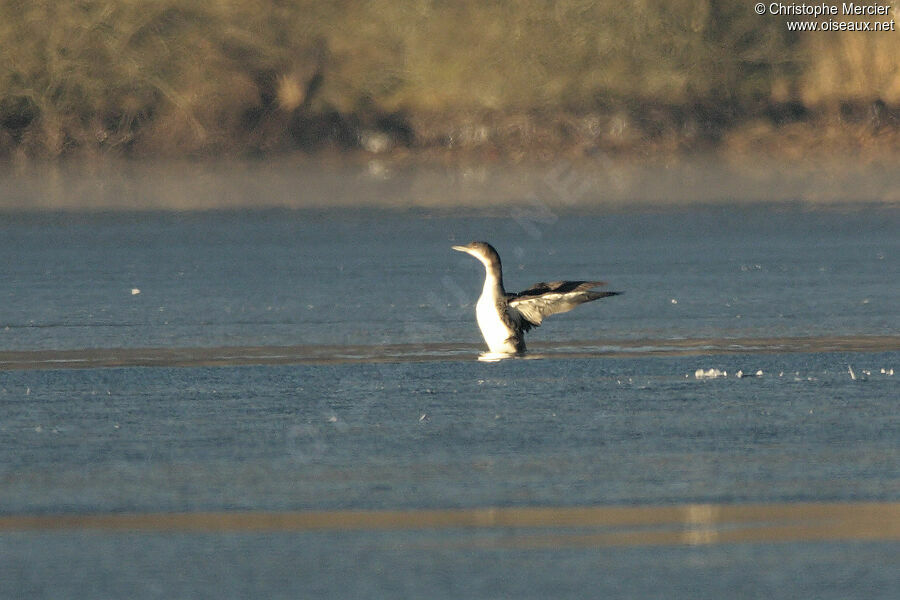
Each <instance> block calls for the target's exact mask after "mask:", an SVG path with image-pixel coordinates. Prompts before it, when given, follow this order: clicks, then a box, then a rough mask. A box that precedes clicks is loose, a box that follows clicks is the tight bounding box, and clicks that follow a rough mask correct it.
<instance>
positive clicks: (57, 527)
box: [0, 502, 900, 548]
mask: <svg viewBox="0 0 900 600" xmlns="http://www.w3.org/2000/svg"><path fill="white" fill-rule="evenodd" d="M446 530H475V531H488V532H495V533H496V532H501V533H503V535H502V537H500V538H499V539H498V538H496V537H493V538H484V537H481V538H478V539H474V540H459V539H458V538H454V540H453V541H452V542H451V544H459V543H463V544H475V545H480V546H488V547H517V548H542V547H557V548H558V547H589V546H638V545H678V544H682V545H683V544H686V545H710V544H719V543H759V542H790V541H794V542H805V541H849V540H867V541H900V502H833V503H772V504H746V505H742V504H683V505H673V506H589V507H553V506H546V507H506V508H470V509H411V510H335V511H293V512H255V511H254V512H196V513H127V514H119V513H115V514H88V515H13V516H6V517H0V533H3V532H11V531H38V532H48V531H105V532H190V533H226V532H229V533H233V532H244V533H266V532H295V533H303V532H322V531H325V532H336V533H340V532H354V531H432V532H435V531H438V532H439V531H446ZM437 543H441V542H437ZM441 544H442V543H441Z"/></svg>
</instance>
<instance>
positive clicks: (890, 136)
mask: <svg viewBox="0 0 900 600" xmlns="http://www.w3.org/2000/svg"><path fill="white" fill-rule="evenodd" d="M229 125H231V126H230V127H229ZM174 128H177V127H176V125H175V124H172V125H171V127H170V128H165V127H164V128H162V129H164V130H166V131H164V132H163V131H161V128H160V127H147V128H145V129H142V128H141V126H139V125H135V124H132V125H131V126H130V127H129V128H128V130H127V131H126V130H122V129H121V128H119V129H117V128H116V127H115V126H114V125H109V126H107V125H104V124H103V123H102V122H99V121H98V122H94V123H91V124H87V125H84V124H82V125H79V126H72V127H70V128H69V129H66V130H64V131H63V132H62V133H61V134H60V135H61V138H60V139H59V140H57V141H56V142H55V143H54V144H48V143H47V140H45V139H43V137H42V136H43V135H44V134H43V132H42V128H41V125H40V123H39V122H37V121H36V120H35V118H34V117H33V115H30V113H29V112H28V107H27V106H26V105H15V106H13V105H10V104H9V103H6V105H3V104H0V157H6V159H7V160H8V161H10V162H12V163H13V164H19V165H21V164H25V163H28V162H45V161H47V160H57V159H59V158H74V159H77V160H102V159H109V158H113V159H119V158H127V159H132V158H135V159H181V158H195V159H196V158H201V159H202V158H222V157H228V158H268V157H273V156H283V155H297V154H301V155H307V156H310V157H321V156H328V157H335V156H341V155H343V158H344V159H345V160H347V161H349V162H351V163H352V162H356V161H358V160H360V159H361V160H366V159H368V158H371V157H374V156H378V157H383V158H389V159H391V160H395V161H402V162H410V161H411V162H425V163H433V162H436V163H439V164H465V163H468V162H473V161H474V162H482V161H489V162H493V163H498V164H509V163H513V164H515V163H521V162H538V163H547V162H554V161H558V160H560V159H566V160H574V161H587V162H590V161H591V159H592V158H594V157H596V156H597V155H615V156H619V157H623V158H631V159H646V158H664V157H667V156H675V155H692V154H710V153H712V154H718V155H721V156H730V157H736V158H739V157H741V156H744V155H746V156H752V155H756V154H763V155H766V156H769V157H771V158H775V159H781V158H784V159H802V158H816V157H828V156H832V157H834V156H847V157H852V159H853V160H856V161H860V160H862V161H872V160H879V159H882V158H889V157H891V156H896V155H898V154H900V106H889V105H887V104H885V103H883V102H880V101H875V102H855V103H854V102H845V103H842V104H839V105H836V106H835V107H834V108H832V109H827V110H823V109H817V110H813V109H808V108H806V107H805V106H804V105H802V104H799V103H783V104H766V105H762V106H758V107H755V108H754V109H753V110H749V111H748V110H742V109H739V108H737V107H734V106H731V107H729V106H728V105H727V104H722V105H708V104H696V105H691V106H667V105H649V104H641V105H640V106H636V107H622V108H611V109H608V110H603V111H592V112H560V111H542V110H530V111H522V112H510V111H470V112H465V111H460V112H454V113H447V112H441V113H421V112H417V113H413V114H408V113H404V112H392V113H379V112H374V111H372V112H367V111H363V112H351V113H341V112H338V111H327V112H317V113H311V112H304V111H303V110H295V111H292V112H290V113H286V112H284V111H283V110H280V109H275V108H273V109H271V110H269V111H262V112H260V111H256V110H254V111H250V112H248V113H247V114H244V115H242V116H241V118H240V119H239V120H238V122H237V123H230V124H229V123H224V124H222V126H221V127H220V128H219V129H218V130H214V129H211V128H209V127H205V128H203V130H202V131H200V130H196V129H195V130H193V131H191V130H188V131H183V132H175V131H172V129H174Z"/></svg>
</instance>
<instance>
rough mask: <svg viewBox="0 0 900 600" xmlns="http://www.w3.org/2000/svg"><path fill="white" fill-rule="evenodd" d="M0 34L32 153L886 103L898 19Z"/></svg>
mask: <svg viewBox="0 0 900 600" xmlns="http://www.w3.org/2000/svg"><path fill="white" fill-rule="evenodd" d="M0 48H2V49H3V50H2V55H3V60H2V61H0V154H4V153H5V154H9V153H19V154H21V155H24V156H38V157H41V156H43V157H54V156H59V155H63V154H66V153H68V152H72V151H77V152H82V153H101V154H105V153H113V154H126V155H141V154H156V155H190V154H197V153H211V152H215V153H221V152H226V153H227V152H230V153H240V152H245V151H248V150H255V151H273V150H284V149H290V148H293V147H297V146H298V145H300V146H302V145H303V144H304V143H307V142H309V141H310V140H314V139H317V138H318V137H323V136H324V137H328V136H333V137H337V138H340V135H341V133H340V131H338V130H340V129H341V128H351V129H352V127H356V126H364V125H366V124H367V123H369V122H371V121H372V120H373V119H377V118H379V116H384V115H389V114H401V115H403V119H406V120H408V122H416V121H418V122H422V121H424V120H436V121H440V120H441V119H444V120H446V119H455V120H456V124H457V125H459V126H464V124H465V123H466V122H467V120H470V119H471V118H472V117H471V115H473V114H474V115H479V114H482V115H483V114H523V113H533V112H534V111H539V112H545V113H546V112H550V113H556V112H559V113H573V114H589V113H597V114H604V115H612V116H613V117H614V116H615V115H616V114H618V113H619V112H620V111H622V110H630V111H632V113H633V112H635V111H638V112H640V110H641V107H668V108H669V109H671V107H692V106H698V105H699V106H707V107H717V108H716V110H718V111H719V112H720V114H718V116H717V117H716V118H719V119H726V120H728V119H731V120H739V119H740V118H741V116H742V115H745V114H749V113H752V112H753V111H755V110H758V107H759V106H762V105H767V104H770V103H772V102H790V101H796V102H802V103H804V104H806V105H807V106H809V107H814V108H816V109H820V108H823V107H824V108H826V109H827V108H828V107H833V106H837V105H839V104H840V103H841V102H842V101H846V100H850V101H854V102H872V101H874V100H876V99H881V100H883V101H884V102H887V103H888V104H900V59H898V57H900V36H898V34H897V33H894V32H885V33H881V34H861V33H828V34H825V33H815V34H804V35H789V34H788V32H787V31H786V29H785V27H784V25H783V23H782V22H781V21H780V20H779V19H777V18H774V17H759V16H757V15H755V14H753V12H752V7H750V6H749V5H748V4H747V3H746V2H745V1H743V0H720V1H715V0H643V1H641V2H634V3H627V4H622V3H620V2H612V1H588V0H561V1H559V2H551V1H549V0H520V1H518V2H513V1H512V0H503V1H500V2H493V3H487V2H476V1H474V0H460V1H458V2H437V1H434V0H372V1H370V2H349V1H336V2H319V1H312V0H297V1H294V2H288V1H285V0H244V1H239V0H79V1H75V0H73V1H71V2H54V1H51V0H0ZM703 118H705V117H704V116H703V115H702V114H701V115H699V116H697V117H696V119H701V120H702V119H703ZM476 120H478V119H476ZM336 131H337V133H335V132H336ZM350 133H351V134H352V131H350Z"/></svg>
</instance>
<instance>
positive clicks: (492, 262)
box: [452, 242, 500, 269]
mask: <svg viewBox="0 0 900 600" xmlns="http://www.w3.org/2000/svg"><path fill="white" fill-rule="evenodd" d="M452 248H453V249H454V250H456V251H457V252H465V253H466V254H471V255H472V256H474V257H475V258H477V259H478V260H480V261H481V262H482V263H483V264H484V266H485V267H487V268H488V269H499V268H500V255H499V254H497V251H496V250H494V247H493V246H491V245H490V244H488V243H487V242H470V243H468V244H466V245H465V246H452Z"/></svg>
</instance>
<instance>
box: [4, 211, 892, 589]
mask: <svg viewBox="0 0 900 600" xmlns="http://www.w3.org/2000/svg"><path fill="white" fill-rule="evenodd" d="M898 231H900V210H898V209H897V208H891V207H877V206H866V207H861V208H855V209H846V210H839V209H832V210H815V211H812V210H807V209H804V208H802V207H770V206H753V207H728V206H726V207H720V208H691V209H679V210H672V211H661V212H641V213H633V212H632V213H628V212H624V213H616V214H578V215H576V214H552V213H551V214H549V215H547V214H543V215H541V216H540V218H538V215H530V216H529V215H527V214H526V215H523V214H522V213H509V214H506V213H503V212H500V213H498V214H494V215H493V216H485V215H484V214H470V215H451V214H447V213H439V212H434V213H424V212H419V213H408V212H390V211H386V212H382V211H352V210H345V211H320V212H307V211H260V212H253V211H245V212H210V213H186V214H178V213H149V214H138V213H134V214H98V215H84V214H49V215H48V214H37V215H23V214H19V215H3V216H2V217H0V256H2V257H3V262H2V263H0V302H2V309H0V353H3V356H5V358H4V360H6V361H7V362H8V361H9V360H10V357H16V356H20V357H26V358H27V357H29V356H31V352H32V351H37V350H44V351H50V352H49V356H50V359H51V360H52V357H53V352H52V351H65V350H78V351H85V352H87V353H88V354H89V351H90V349H126V348H128V349H146V353H147V355H153V354H154V352H157V353H158V352H159V350H158V349H167V348H169V349H170V348H184V349H186V351H190V350H191V349H196V348H207V349H210V348H212V349H215V348H218V347H228V348H233V349H235V348H236V349H238V350H236V351H237V352H239V351H240V350H239V349H240V348H249V347H258V346H263V347H271V348H272V353H273V354H277V353H278V352H281V351H282V349H281V348H280V347H291V348H306V349H307V350H298V351H297V358H296V360H295V361H292V362H291V364H280V365H276V364H266V362H265V361H259V364H253V361H252V360H251V361H249V362H250V364H240V365H238V364H227V361H226V364H224V365H220V366H215V367H210V366H204V365H203V364H202V363H200V362H197V361H195V362H196V364H191V365H190V366H181V367H179V366H173V365H171V364H165V361H161V362H160V364H159V366H154V367H140V366H134V365H129V364H125V365H124V366H121V367H116V368H108V367H103V368H100V367H91V368H72V367H73V366H75V365H73V364H71V363H66V362H61V363H59V367H60V368H46V367H47V366H48V364H46V363H44V364H42V365H41V366H42V367H43V368H40V369H30V368H9V367H7V368H6V370H2V371H0V517H2V516H6V517H11V516H19V515H34V514H43V515H56V514H68V515H73V514H74V515H83V514H108V513H113V514H120V513H168V512H176V513H178V512H189V513H190V512H197V511H226V512H227V511H306V510H323V511H335V510H358V509H406V508H408V509H445V508H462V509H468V508H477V507H491V506H499V507H515V506H523V507H529V506H534V507H546V506H550V507H567V506H604V505H615V506H632V505H636V506H651V507H653V506H673V505H674V506H681V505H685V504H697V503H699V504H714V505H733V504H747V503H759V504H768V503H787V504H790V503H797V502H848V503H858V502H896V501H898V500H900V442H898V440H900V408H898V402H897V400H898V397H900V395H898V389H900V387H898V385H897V381H898V379H897V377H900V374H898V375H894V374H893V373H894V371H895V370H896V369H897V368H898V367H900V364H898V363H900V360H898V359H900V348H898V347H897V342H896V336H898V335H900V311H898V306H900V304H898V297H900V261H898V258H900V235H898ZM472 239H485V240H489V241H491V242H492V243H493V244H494V245H495V246H496V247H497V248H498V250H499V251H500V253H501V256H502V257H503V258H504V265H505V274H506V282H507V288H508V289H510V290H516V289H521V288H523V287H526V286H528V285H530V284H531V283H534V282H535V281H540V280H553V279H561V278H573V279H575V278H578V279H581V278H602V279H605V280H606V281H608V282H609V285H610V288H611V289H615V290H621V291H624V292H625V293H624V295H622V296H617V297H613V298H609V299H605V300H602V301H599V302H596V303H592V304H589V305H586V306H583V307H579V308H578V309H576V310H575V311H573V312H571V313H567V314H565V315H559V316H554V317H551V318H550V319H548V320H547V321H545V324H544V325H543V326H542V327H540V328H539V329H537V330H535V331H532V332H531V333H530V334H529V338H528V339H529V341H531V342H533V344H534V345H533V347H534V348H539V349H543V350H548V349H549V352H544V353H543V354H542V353H541V352H540V351H536V354H535V356H536V358H534V359H533V360H528V359H516V360H506V361H501V362H499V363H485V362H480V361H478V360H476V358H477V355H478V352H479V350H480V338H479V333H478V329H477V327H476V325H475V322H474V314H473V313H474V302H475V300H476V298H477V295H478V293H479V290H480V285H481V277H482V271H481V267H480V265H479V264H478V263H477V262H475V261H474V260H472V259H471V258H470V257H467V256H464V255H461V254H459V253H455V252H452V251H451V250H450V248H449V246H450V245H451V244H455V243H461V242H467V241H470V240H472ZM133 289H137V290H139V293H133V292H132V290H133ZM891 336H894V337H891ZM793 338H804V339H805V341H804V342H803V346H804V347H803V349H802V351H799V352H794V351H791V352H787V351H783V350H781V349H780V348H781V347H782V346H781V341H785V342H787V341H788V340H792V339H793ZM835 338H840V339H842V340H844V341H843V343H842V345H840V347H839V348H835V347H834V345H833V344H832V343H831V340H834V339H835ZM685 340H687V341H690V340H697V341H698V343H697V344H694V345H692V346H690V349H689V351H687V352H685V353H683V354H682V353H676V352H656V350H659V349H660V348H663V347H665V346H666V344H667V343H671V344H676V343H680V342H684V341H685ZM384 344H395V345H397V347H398V349H397V350H396V353H397V355H396V356H395V357H394V358H393V359H390V360H387V361H384V362H382V361H381V360H380V359H379V360H376V359H374V358H372V356H376V355H377V352H376V351H374V350H372V348H378V347H380V346H382V345H384ZM410 344H416V345H417V346H415V347H413V346H410ZM730 345H734V346H735V347H737V348H738V350H737V351H735V352H727V351H725V350H726V349H727V348H729V346H730ZM319 346H328V350H327V351H326V352H325V354H324V355H317V356H318V358H317V359H316V360H313V358H312V356H313V355H312V354H310V353H309V351H308V348H311V347H319ZM422 347H424V348H425V349H426V351H427V352H426V354H427V356H425V357H424V358H423V356H422V355H421V352H422ZM705 347H708V348H709V349H707V350H704V348H705ZM597 348H601V349H612V351H611V352H597V351H595V350H596V349H597ZM635 348H637V349H642V350H640V351H633V350H634V349H635ZM367 349H368V350H367ZM405 349H406V350H405ZM585 349H588V350H590V351H587V352H585ZM617 349H619V350H623V349H624V350H628V351H629V352H631V354H632V355H628V352H616V350H617ZM416 353H420V354H416ZM123 354H124V352H123ZM42 356H45V355H42ZM60 356H63V355H60ZM367 357H368V358H367ZM429 357H431V358H429ZM434 357H437V358H434ZM45 358H46V356H45ZM319 359H322V360H319ZM42 360H44V359H42ZM26 362H27V361H26ZM126 362H127V361H126ZM88 366H90V365H89V364H88ZM698 369H701V370H704V371H705V370H708V369H716V370H718V371H719V372H721V374H718V373H717V376H715V377H706V378H703V377H700V378H698V377H697V370H698ZM738 371H741V372H742V373H744V374H748V375H752V376H749V377H738V376H737V375H736V374H737V372H738ZM758 372H759V376H757V375H756V374H757V373H758ZM516 535H518V532H517V531H515V530H508V529H503V528H499V529H492V530H489V531H487V532H481V533H479V532H471V531H466V530H462V531H460V530H455V529H454V530H451V531H448V532H429V531H421V530H416V529H415V528H413V529H411V530H402V529H401V530H391V531H353V532H344V531H336V530H329V531H321V532H315V531H304V532H296V531H295V532H275V533H265V532H220V533H214V532H203V533H197V532H190V531H151V532H134V531H104V530H101V531H96V530H87V531H82V530H78V529H74V530H61V531H57V530H37V531H18V530H15V529H14V528H13V529H2V528H0V555H2V557H3V558H2V559H0V597H10V598H12V597H55V598H84V597H104V598H105V597H144V598H157V597H159V598H168V597H215V598H222V597H235V598H237V597H248V596H259V597H273V598H274V597H315V598H322V597H334V598H342V597H405V596H412V597H435V598H437V597H446V598H455V597H486V598H495V597H516V598H547V597H571V598H577V597H585V596H596V595H599V596H615V597H633V598H646V597H672V596H678V597H690V598H721V597H738V598H740V597H747V598H750V597H759V596H762V595H767V596H774V597H784V598H796V597H816V598H854V597H855V598H892V597H895V596H894V593H895V591H896V589H898V585H900V581H898V576H897V575H896V573H898V572H900V568H898V567H900V561H898V556H900V542H898V541H897V540H896V539H890V538H889V539H881V540H876V541H866V540H865V539H864V538H863V537H860V538H851V539H850V540H842V539H826V540H824V541H818V540H816V539H814V538H805V537H803V536H802V535H799V536H797V537H794V538H791V539H789V540H786V541H781V542H776V541H771V542H764V543H754V544H749V543H745V544H713V545H707V546H685V545H670V544H658V545H657V544H648V545H642V544H637V545H634V546H626V547H620V548H616V547H613V548H609V547H590V546H588V547H581V546H562V547H559V548H555V549H554V548H542V549H521V548H517V547H515V546H512V547H507V546H505V545H504V544H505V540H508V539H516V537H515V536H516ZM485 538H487V539H488V541H490V542H491V544H495V545H496V547H491V548H488V549H486V548H485V547H483V546H481V545H480V544H481V543H482V542H484V541H485Z"/></svg>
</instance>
